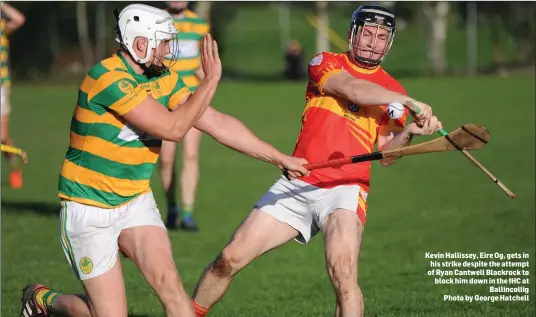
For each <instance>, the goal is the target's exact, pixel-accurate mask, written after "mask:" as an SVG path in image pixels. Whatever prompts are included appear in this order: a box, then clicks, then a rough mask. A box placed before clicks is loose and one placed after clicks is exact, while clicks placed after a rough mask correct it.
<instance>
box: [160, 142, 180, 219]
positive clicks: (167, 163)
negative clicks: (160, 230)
mask: <svg viewBox="0 0 536 317" xmlns="http://www.w3.org/2000/svg"><path fill="white" fill-rule="evenodd" d="M176 152H177V143H175V142H171V141H162V148H161V149H160V179H161V181H162V187H163V188H164V191H165V193H166V202H167V220H166V227H168V228H169V229H175V228H176V227H177V219H178V217H179V208H178V206H177V201H176V199H175V190H176V188H175V184H176V183H175V180H176V173H175V154H176Z"/></svg>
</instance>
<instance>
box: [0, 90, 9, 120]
mask: <svg viewBox="0 0 536 317" xmlns="http://www.w3.org/2000/svg"><path fill="white" fill-rule="evenodd" d="M10 112H11V99H10V88H9V87H7V86H4V85H1V86H0V116H3V115H6V114H9V113H10Z"/></svg>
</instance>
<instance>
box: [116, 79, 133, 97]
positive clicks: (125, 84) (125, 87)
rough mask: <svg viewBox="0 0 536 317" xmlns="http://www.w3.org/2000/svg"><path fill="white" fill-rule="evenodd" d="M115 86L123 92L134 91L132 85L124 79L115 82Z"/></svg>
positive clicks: (129, 92)
mask: <svg viewBox="0 0 536 317" xmlns="http://www.w3.org/2000/svg"><path fill="white" fill-rule="evenodd" d="M117 86H118V87H119V90H121V91H122V92H123V93H125V94H131V93H132V92H134V85H132V84H131V83H130V82H129V81H128V80H126V79H121V80H120V81H119V83H117Z"/></svg>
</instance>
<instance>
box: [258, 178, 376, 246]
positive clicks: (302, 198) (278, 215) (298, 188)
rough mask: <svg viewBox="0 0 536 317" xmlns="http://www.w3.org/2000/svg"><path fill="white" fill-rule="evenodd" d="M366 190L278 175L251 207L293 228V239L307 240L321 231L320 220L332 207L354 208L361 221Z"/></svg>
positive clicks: (321, 220)
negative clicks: (328, 185) (318, 183)
mask: <svg viewBox="0 0 536 317" xmlns="http://www.w3.org/2000/svg"><path fill="white" fill-rule="evenodd" d="M367 195H368V194H367V193H366V192H365V191H364V190H363V189H362V188H361V187H360V186H359V185H339V186H336V187H333V188H320V187H316V186H313V185H311V184H308V183H305V182H303V181H300V180H297V179H294V180H291V181H289V180H287V179H286V178H285V177H284V176H281V178H280V179H279V180H277V181H276V182H275V184H274V185H272V187H270V189H269V190H268V192H267V193H266V194H264V196H263V197H262V198H261V199H260V200H259V201H258V202H257V203H256V204H255V208H257V209H259V210H261V211H263V212H265V213H267V214H269V215H271V216H272V217H274V218H275V219H276V220H278V221H280V222H282V223H286V224H288V225H289V226H291V227H293V228H294V229H296V230H297V231H298V232H299V233H300V235H299V236H298V237H297V238H296V239H295V240H296V241H298V242H300V243H307V242H309V241H310V240H311V238H313V237H314V236H315V235H316V234H317V233H318V232H319V231H321V230H322V227H323V224H324V220H325V219H326V217H327V216H329V215H330V214H331V213H332V212H333V211H335V210H336V209H347V210H351V211H355V212H356V214H357V215H358V216H359V219H360V220H361V222H362V223H363V224H364V223H365V214H366V209H367V204H366V199H367Z"/></svg>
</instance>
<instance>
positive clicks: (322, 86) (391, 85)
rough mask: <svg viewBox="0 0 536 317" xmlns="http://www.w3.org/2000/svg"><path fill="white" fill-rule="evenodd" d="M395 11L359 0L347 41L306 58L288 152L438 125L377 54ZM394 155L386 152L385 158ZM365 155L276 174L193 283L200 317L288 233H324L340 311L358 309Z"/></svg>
mask: <svg viewBox="0 0 536 317" xmlns="http://www.w3.org/2000/svg"><path fill="white" fill-rule="evenodd" d="M395 30H396V29H395V16H394V14H393V13H391V12H390V11H388V10H387V9H385V8H382V7H379V6H361V7H359V9H357V10H356V11H355V12H354V13H353V15H352V20H351V25H350V29H349V31H348V40H349V50H348V51H347V52H343V53H331V52H322V53H319V54H317V55H316V56H315V57H313V58H312V59H311V61H310V62H309V67H308V72H309V83H308V85H307V89H306V93H305V99H306V103H305V110H304V112H303V117H302V122H303V125H302V129H301V132H300V135H299V137H298V140H297V143H296V147H295V150H294V154H293V155H294V156H296V157H302V158H305V159H306V160H307V161H309V162H321V161H325V160H328V159H334V158H342V157H346V156H351V155H360V154H365V153H371V152H372V151H373V149H374V146H375V145H376V144H377V146H378V150H379V151H384V150H389V149H395V148H399V147H403V146H407V145H409V144H410V142H411V139H412V137H413V136H414V135H429V134H432V133H435V132H436V131H438V130H439V129H441V128H442V127H441V122H439V121H438V120H437V118H436V117H435V116H433V115H432V111H431V108H430V107H429V106H427V105H425V104H423V103H420V102H417V101H415V100H413V99H412V98H410V97H408V96H407V95H406V92H405V90H404V88H403V87H402V86H401V85H400V84H399V83H398V82H397V81H396V80H395V79H394V78H393V77H391V76H390V75H389V74H387V72H385V71H384V70H383V69H382V68H381V67H380V64H381V63H382V62H383V61H384V59H385V57H386V56H387V53H388V52H389V49H390V48H391V44H392V41H393V38H394V35H395ZM394 101H398V102H400V103H402V104H406V103H407V102H415V103H417V104H418V106H419V107H420V110H421V111H419V113H421V114H420V115H415V119H416V120H415V121H414V122H411V123H409V124H408V125H406V124H405V123H406V118H407V111H406V112H405V114H404V115H403V116H402V117H401V118H399V119H396V120H391V119H390V118H389V116H388V115H387V113H386V105H387V104H389V103H391V102H394ZM394 161H395V159H384V160H382V161H381V163H382V164H383V165H386V166H387V165H390V164H393V163H394ZM370 169H371V162H366V163H360V164H349V165H345V166H342V167H338V168H322V169H317V170H313V171H312V172H311V173H310V174H309V175H306V176H304V177H300V178H298V179H293V180H288V179H286V178H285V177H283V176H282V177H281V178H280V179H279V180H278V181H276V182H275V184H274V185H273V186H272V187H271V188H270V189H269V190H268V191H267V192H266V193H265V195H264V196H263V197H262V198H261V199H260V200H259V201H258V202H257V204H256V205H255V207H254V208H253V210H252V211H251V213H250V214H249V216H248V217H247V218H246V220H244V222H243V223H242V224H241V225H240V226H239V228H238V229H237V231H236V232H235V234H234V235H233V237H232V240H231V242H229V243H228V244H227V245H226V246H225V248H224V249H223V250H222V251H221V253H220V255H219V256H218V257H217V258H216V260H215V261H214V262H213V263H212V264H210V265H209V266H208V268H207V269H206V271H205V273H204V274H203V276H202V277H201V279H200V281H199V283H198V284H197V287H196V290H195V295H194V300H193V305H194V309H195V311H196V315H197V317H204V316H205V315H207V313H208V312H209V310H210V309H211V308H212V307H213V306H214V305H215V304H216V303H217V302H218V301H220V300H221V299H222V297H223V295H224V294H225V292H226V291H227V288H228V287H229V285H230V283H231V281H232V278H233V276H234V275H235V274H236V273H237V272H239V271H240V270H242V269H243V268H244V267H245V266H246V265H248V264H249V263H250V262H251V261H253V260H254V259H255V258H257V257H259V256H260V255H262V254H264V253H265V252H267V251H268V250H271V249H274V248H277V247H279V246H280V245H282V244H284V243H286V242H288V241H290V240H292V239H295V240H296V241H298V242H300V243H308V242H309V241H310V240H311V239H312V238H313V237H314V236H315V235H316V234H318V233H319V232H322V233H323V236H324V249H325V263H326V269H327V273H328V276H329V278H330V280H331V282H332V285H333V289H334V291H335V296H336V308H335V311H336V314H335V315H336V316H337V317H362V316H363V314H364V304H363V295H362V294H361V289H360V288H359V286H358V284H357V268H358V256H359V249H360V246H361V237H362V233H363V226H364V224H365V221H366V213H367V202H366V201H367V196H368V192H369V186H370Z"/></svg>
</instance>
